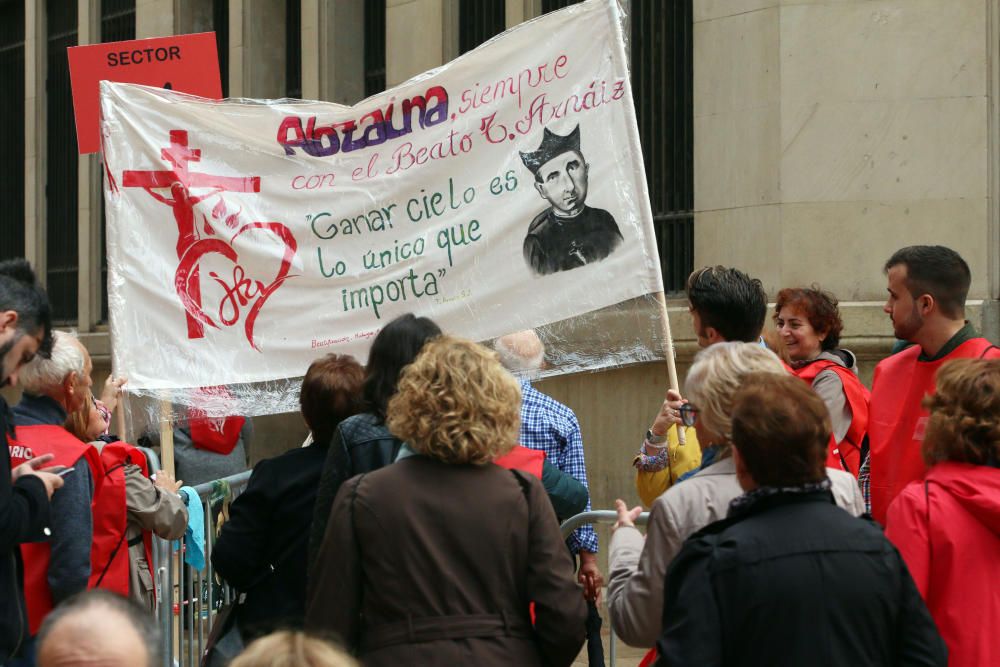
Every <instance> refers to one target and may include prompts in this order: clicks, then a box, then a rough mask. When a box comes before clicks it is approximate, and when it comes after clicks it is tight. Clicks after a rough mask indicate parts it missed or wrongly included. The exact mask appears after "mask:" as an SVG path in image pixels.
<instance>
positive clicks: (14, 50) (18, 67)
mask: <svg viewBox="0 0 1000 667" xmlns="http://www.w3.org/2000/svg"><path fill="white" fill-rule="evenodd" d="M0 90H3V91H6V92H5V94H4V95H0V127H2V128H3V132H0V174H3V178H0V202H3V206H0V260H2V259H10V258H11V257H23V256H24V0H3V1H2V2H0Z"/></svg>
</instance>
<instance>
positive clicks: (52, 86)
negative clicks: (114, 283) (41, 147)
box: [45, 0, 79, 324]
mask: <svg viewBox="0 0 1000 667" xmlns="http://www.w3.org/2000/svg"><path fill="white" fill-rule="evenodd" d="M76 9H77V3H75V2H65V0H46V2H45V12H46V26H47V30H46V32H47V34H46V57H47V63H48V72H47V76H46V79H45V99H46V105H45V107H46V111H47V117H46V131H47V134H48V138H47V141H46V151H45V159H46V167H45V217H46V221H45V227H46V244H45V245H46V247H45V254H46V262H47V267H46V284H47V287H48V293H49V301H50V302H51V304H52V319H53V320H54V321H55V322H58V323H60V324H75V323H76V320H77V278H78V273H79V271H78V267H79V263H78V259H77V243H78V234H77V202H78V196H77V188H78V185H77V153H76V123H74V121H73V100H72V96H71V93H70V82H69V61H68V60H67V58H66V49H67V47H70V46H76V36H77V35H76Z"/></svg>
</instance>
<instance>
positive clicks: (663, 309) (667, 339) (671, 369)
mask: <svg viewBox="0 0 1000 667" xmlns="http://www.w3.org/2000/svg"><path fill="white" fill-rule="evenodd" d="M656 301H657V303H658V304H659V306H660V318H661V320H662V321H663V338H664V351H665V352H666V355H667V381H668V382H669V384H670V388H671V389H673V390H674V391H676V392H678V393H680V390H681V385H680V381H679V380H678V378H677V360H676V359H675V358H674V339H673V336H671V335H670V315H669V313H668V312H667V298H666V296H664V294H663V292H657V293H656ZM677 442H678V443H680V444H682V445H683V444H685V442H686V439H685V437H684V428H683V427H682V426H681V425H678V426H677Z"/></svg>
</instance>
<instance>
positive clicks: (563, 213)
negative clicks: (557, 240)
mask: <svg viewBox="0 0 1000 667" xmlns="http://www.w3.org/2000/svg"><path fill="white" fill-rule="evenodd" d="M587 168H588V165H587V162H586V161H585V160H584V159H583V155H582V154H581V153H580V152H579V151H566V152H565V153H562V154H560V155H557V156H556V157H554V158H552V159H551V160H549V161H548V162H546V163H545V164H543V165H542V166H541V168H540V169H539V170H538V173H537V174H536V175H535V179H536V180H535V189H536V190H538V194H540V195H541V196H542V199H546V200H548V202H549V203H550V204H552V208H553V209H555V214H556V215H557V216H559V217H564V218H565V217H571V216H574V215H579V213H580V212H581V211H582V210H583V204H584V202H585V201H586V199H587Z"/></svg>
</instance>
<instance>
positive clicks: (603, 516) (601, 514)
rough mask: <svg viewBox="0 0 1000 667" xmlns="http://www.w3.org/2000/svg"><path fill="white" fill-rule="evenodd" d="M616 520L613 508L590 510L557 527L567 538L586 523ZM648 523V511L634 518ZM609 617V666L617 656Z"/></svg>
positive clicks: (638, 523) (610, 666)
mask: <svg viewBox="0 0 1000 667" xmlns="http://www.w3.org/2000/svg"><path fill="white" fill-rule="evenodd" d="M617 520H618V512H616V511H614V510H593V511H591V512H581V513H580V514H577V515H576V516H571V517H570V518H568V519H566V520H565V521H563V522H562V525H561V526H559V529H560V530H561V531H562V536H563V539H565V538H568V537H569V534H570V533H572V532H573V531H574V530H576V529H577V528H579V527H580V526H583V525H585V524H588V523H604V524H612V523H614V522H615V521H617ZM647 523H649V512H643V513H642V514H640V515H639V518H637V519H636V520H635V525H637V526H645V525H646V524H647ZM610 621H611V619H610V618H609V619H608V631H609V639H608V665H609V667H615V660H616V658H617V649H616V647H615V627H614V625H612V624H611V622H610Z"/></svg>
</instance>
